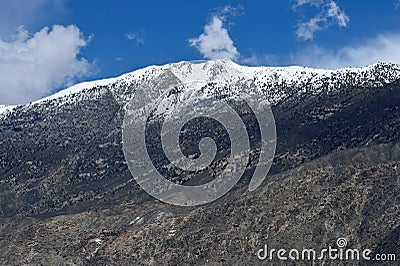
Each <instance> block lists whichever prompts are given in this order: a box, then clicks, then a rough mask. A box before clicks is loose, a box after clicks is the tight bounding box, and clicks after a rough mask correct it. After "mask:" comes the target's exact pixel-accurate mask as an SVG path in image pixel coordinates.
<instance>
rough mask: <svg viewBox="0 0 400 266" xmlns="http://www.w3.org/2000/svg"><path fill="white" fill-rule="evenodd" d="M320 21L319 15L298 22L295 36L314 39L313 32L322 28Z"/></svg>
mask: <svg viewBox="0 0 400 266" xmlns="http://www.w3.org/2000/svg"><path fill="white" fill-rule="evenodd" d="M322 22H323V20H322V19H321V18H320V17H315V18H312V19H310V20H309V21H308V22H303V23H299V24H298V25H297V30H296V35H297V38H299V39H302V40H312V39H314V34H315V32H317V31H320V30H322V26H321V23H322Z"/></svg>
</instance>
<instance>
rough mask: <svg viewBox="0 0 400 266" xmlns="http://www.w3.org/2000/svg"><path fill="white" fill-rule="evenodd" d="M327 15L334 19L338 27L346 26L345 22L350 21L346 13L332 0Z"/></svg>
mask: <svg viewBox="0 0 400 266" xmlns="http://www.w3.org/2000/svg"><path fill="white" fill-rule="evenodd" d="M327 17H329V18H333V19H336V21H337V23H338V24H339V26H340V27H347V23H349V21H350V19H349V17H348V16H347V15H346V13H345V12H344V11H343V10H341V9H340V8H339V6H338V5H337V4H336V3H335V2H333V1H331V2H330V3H329V8H328V11H327Z"/></svg>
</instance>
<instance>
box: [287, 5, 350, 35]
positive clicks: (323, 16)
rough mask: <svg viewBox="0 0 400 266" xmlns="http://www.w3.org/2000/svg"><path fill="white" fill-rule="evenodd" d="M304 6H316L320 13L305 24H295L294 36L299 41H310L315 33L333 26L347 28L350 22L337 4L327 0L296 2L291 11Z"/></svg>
mask: <svg viewBox="0 0 400 266" xmlns="http://www.w3.org/2000/svg"><path fill="white" fill-rule="evenodd" d="M306 4H308V5H311V6H316V7H318V9H320V11H319V13H318V14H317V15H316V16H314V17H313V18H311V19H309V20H308V21H307V22H300V23H298V24H297V29H296V36H297V38H299V39H301V40H312V39H314V37H315V33H316V32H318V31H322V30H325V29H327V28H329V27H330V26H332V25H333V24H337V25H339V26H340V27H347V24H348V23H349V21H350V18H349V17H348V16H347V15H346V13H345V12H344V11H343V10H342V9H340V7H339V6H338V5H337V3H336V2H334V1H329V0H298V1H297V3H296V4H295V5H294V6H293V10H296V9H297V8H299V7H301V6H303V5H306Z"/></svg>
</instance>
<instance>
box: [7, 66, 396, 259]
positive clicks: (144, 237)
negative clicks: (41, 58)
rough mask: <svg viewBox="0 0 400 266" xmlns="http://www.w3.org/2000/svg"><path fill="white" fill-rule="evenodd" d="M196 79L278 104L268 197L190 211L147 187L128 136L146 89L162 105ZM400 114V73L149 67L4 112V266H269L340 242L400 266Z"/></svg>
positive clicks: (237, 193) (232, 198)
mask: <svg viewBox="0 0 400 266" xmlns="http://www.w3.org/2000/svg"><path fill="white" fill-rule="evenodd" d="M193 80H201V81H203V82H205V84H206V87H205V90H208V91H211V92H215V93H218V94H221V95H223V94H225V93H230V92H232V90H234V91H235V92H246V93H249V92H251V93H256V94H257V95H259V97H260V99H267V100H268V101H269V102H270V103H271V105H272V111H273V113H274V116H275V123H276V127H277V137H278V140H277V150H276V156H275V160H274V162H273V165H272V169H271V171H270V174H269V175H268V176H267V178H266V180H265V181H264V183H263V185H262V186H261V187H260V188H259V189H257V190H255V191H253V192H249V191H247V184H246V183H247V182H248V178H244V179H242V180H241V181H240V182H239V183H238V185H237V186H236V187H235V188H234V189H233V191H231V192H230V193H228V194H227V195H226V196H224V197H223V198H221V199H220V200H218V201H215V202H213V203H211V204H208V205H203V206H200V207H186V208H182V207H175V206H171V205H168V204H165V203H161V202H159V201H157V200H155V199H154V198H152V197H150V196H149V195H147V194H146V193H145V192H144V191H143V190H142V189H141V188H140V187H139V186H138V185H137V184H136V182H135V181H134V180H133V178H132V176H131V174H130V172H129V170H128V167H127V164H126V162H125V158H124V154H123V152H122V130H121V128H122V123H123V118H124V114H125V111H126V104H127V103H128V102H129V101H130V100H131V99H132V97H135V96H137V95H135V92H136V91H137V89H138V88H145V90H144V91H145V93H146V95H144V96H143V95H142V96H141V97H148V98H149V99H154V98H157V97H159V96H160V95H161V94H162V93H163V91H165V90H166V88H168V86H169V85H178V84H180V83H181V82H189V81H193ZM184 93H185V92H184ZM188 93H189V92H188ZM187 97H190V94H188V95H187ZM399 107H400V66H398V65H394V64H383V63H377V64H374V65H371V66H368V67H365V68H362V69H340V70H335V71H332V70H318V69H309V68H304V67H288V68H268V67H244V66H239V65H236V64H235V63H233V62H230V61H209V62H203V63H190V62H180V63H175V64H169V65H164V66H152V67H148V68H145V69H141V70H137V71H134V72H132V73H128V74H125V75H123V76H121V77H118V78H113V79H108V80H102V81H94V82H88V83H83V84H79V85H76V86H73V87H71V88H69V89H67V90H64V91H61V92H59V93H57V94H55V95H52V96H49V97H47V98H45V99H42V100H39V101H37V102H33V103H31V104H28V105H21V106H7V107H4V106H3V107H0V142H1V145H0V152H1V160H0V217H1V222H0V236H1V241H0V250H2V252H1V254H0V262H1V263H2V264H11V265H13V264H14V265H21V264H27V265H28V264H34V265H35V264H36V265H40V264H44V265H57V264H59V265H68V264H69V265H74V264H76V265H87V264H93V265H94V264H96V265H99V264H100V265H109V264H117V265H119V264H125V263H127V262H130V263H135V264H140V263H142V264H145V265H147V264H158V263H167V264H171V265H174V264H195V263H196V264H223V265H224V264H229V265H231V264H240V265H246V264H258V263H265V261H264V262H263V261H260V260H259V259H258V258H257V256H256V255H255V254H256V252H257V250H258V249H260V248H262V247H263V246H264V244H268V245H270V246H274V247H276V248H280V247H285V248H286V247H287V248H289V249H290V248H300V247H310V248H315V249H318V248H322V247H326V246H327V245H329V244H332V243H334V242H335V241H336V239H337V238H338V237H346V239H347V240H348V241H349V246H351V247H368V248H370V249H371V250H373V252H375V253H379V252H380V253H385V252H386V253H396V252H397V256H398V260H400V254H398V252H399V250H400V247H399V246H398V243H399V241H400V234H399V232H400V231H399V228H400V220H399V219H398V217H400V198H399V195H400V193H399V191H400V175H399V169H400V168H399V169H398V165H399V161H400V150H399V146H398V145H399V142H400V128H399V127H400V110H399ZM278 263H280V262H279V261H276V264H278ZM293 263H294V262H293ZM296 263H297V264H298V263H299V262H296ZM327 263H328V265H331V262H330V261H327ZM352 263H353V264H356V265H357V264H358V263H361V262H352ZM388 263H389V262H388ZM392 263H393V262H392ZM306 264H307V263H305V265H306ZM335 264H337V263H335ZM388 265H390V264H388ZM393 265H395V264H393Z"/></svg>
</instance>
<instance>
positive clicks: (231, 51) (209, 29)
mask: <svg viewBox="0 0 400 266" xmlns="http://www.w3.org/2000/svg"><path fill="white" fill-rule="evenodd" d="M189 43H190V46H193V47H196V49H197V50H198V51H199V52H200V53H201V54H202V55H203V56H204V57H205V58H207V59H212V60H215V59H230V60H235V59H236V58H237V57H238V56H239V52H238V50H237V48H236V47H235V45H234V43H233V41H232V39H231V37H230V36H229V33H228V30H227V29H225V28H224V26H223V21H222V19H221V18H219V17H217V16H214V17H213V18H212V19H211V21H210V23H209V24H207V25H205V26H204V33H202V34H201V35H200V36H199V37H197V38H192V39H189Z"/></svg>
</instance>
